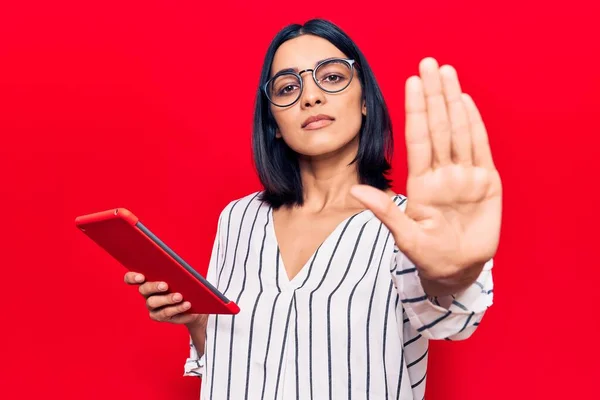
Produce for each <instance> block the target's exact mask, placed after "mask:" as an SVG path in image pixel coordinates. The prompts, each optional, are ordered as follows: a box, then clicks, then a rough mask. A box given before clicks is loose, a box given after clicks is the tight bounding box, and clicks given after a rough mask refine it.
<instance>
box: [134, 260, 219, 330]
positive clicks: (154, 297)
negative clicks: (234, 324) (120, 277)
mask: <svg viewBox="0 0 600 400" xmlns="http://www.w3.org/2000/svg"><path fill="white" fill-rule="evenodd" d="M125 283H127V284H129V285H137V286H138V289H139V292H140V294H141V295H142V296H143V297H144V299H145V300H146V308H148V311H149V312H150V318H151V319H153V320H154V321H158V322H170V323H173V324H183V325H186V326H188V328H190V327H194V326H197V325H203V324H206V319H207V317H208V316H207V315H204V314H189V313H185V312H186V311H187V310H189V308H190V302H189V301H183V296H182V295H181V293H168V292H167V291H168V290H169V286H168V285H167V283H166V282H146V278H145V277H144V275H142V274H140V273H137V272H127V273H126V274H125Z"/></svg>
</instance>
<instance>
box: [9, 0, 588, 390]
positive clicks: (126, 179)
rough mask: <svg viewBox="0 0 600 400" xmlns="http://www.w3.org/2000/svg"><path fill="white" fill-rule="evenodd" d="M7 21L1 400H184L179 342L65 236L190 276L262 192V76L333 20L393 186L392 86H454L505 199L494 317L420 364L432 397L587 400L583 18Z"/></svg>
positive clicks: (65, 7)
mask: <svg viewBox="0 0 600 400" xmlns="http://www.w3.org/2000/svg"><path fill="white" fill-rule="evenodd" d="M550 4H551V3H550V2H542V1H535V2H525V1H516V0H507V1H504V2H500V3H498V2H491V3H487V2H482V1H474V0H469V1H467V0H464V1H453V2H448V1H442V0H438V1H435V0H433V1H429V2H410V3H409V2H402V3H398V2H396V1H386V2H368V3H367V2H358V1H354V0H352V1H350V0H346V1H345V2H334V3H328V2H276V1H265V2H260V4H259V3H256V4H254V3H253V2H247V1H228V2H210V3H203V2H193V1H187V0H186V1H178V2H168V1H165V0H157V1H150V2H148V1H144V2H142V1H125V2H120V1H105V2H91V3H90V2H75V1H71V2H67V1H58V2H42V1H18V2H17V1H15V2H3V3H2V5H0V135H1V142H0V190H1V192H0V199H1V200H0V201H1V205H2V209H1V210H2V218H1V222H0V227H1V228H0V235H1V238H0V239H1V240H0V243H1V246H2V265H1V267H0V268H1V271H2V272H1V275H0V286H1V287H2V290H1V291H0V293H1V298H2V307H1V309H0V310H1V312H0V320H1V325H2V327H1V330H0V335H1V338H0V397H1V398H2V399H34V398H42V397H43V398H60V399H106V398H110V399H114V400H116V399H125V398H127V399H145V400H151V399H197V398H198V390H199V387H200V381H199V380H198V379H195V378H184V377H182V373H183V362H184V360H185V357H186V356H187V351H188V342H187V335H186V332H185V330H184V328H182V327H180V326H172V325H164V324H163V325H161V324H158V323H154V322H152V321H150V320H149V319H148V316H147V313H146V310H145V307H144V304H143V301H142V299H141V298H140V297H139V295H138V294H137V292H136V290H135V289H134V288H130V287H126V286H125V285H124V283H123V281H122V278H123V273H124V270H123V269H122V268H121V267H120V266H119V265H117V264H115V262H114V261H113V260H112V259H110V258H109V257H108V256H107V255H106V254H104V253H103V252H102V251H100V250H99V248H97V247H96V246H95V245H94V244H93V243H92V242H91V241H89V239H87V238H86V237H85V236H84V235H82V234H81V233H80V232H78V231H77V230H76V229H75V227H74V224H73V220H74V218H75V217H76V216H77V215H79V214H83V213H87V212H93V211H98V210H103V209H107V208H111V207H117V206H121V207H127V208H129V209H131V210H133V211H134V212H135V213H136V214H138V216H140V217H141V218H142V220H143V221H144V222H145V224H146V225H147V226H149V227H150V228H151V229H152V230H154V231H155V232H156V233H158V234H159V235H160V236H161V237H162V238H163V239H164V240H165V241H166V242H167V243H169V244H170V245H171V246H172V247H173V248H174V249H175V250H176V251H178V252H179V253H181V254H182V256H183V257H184V258H185V259H187V261H188V262H190V263H191V264H192V265H194V266H196V268H198V269H199V270H200V271H201V272H205V269H206V265H207V261H208V256H209V252H210V247H211V245H212V239H213V237H214V233H215V228H216V221H217V217H218V213H219V212H220V210H221V209H222V208H223V207H224V206H225V205H226V204H227V203H228V202H229V201H230V200H232V199H235V198H238V197H241V196H243V195H245V194H248V193H250V192H252V191H255V190H259V189H260V186H259V183H258V180H257V178H256V175H255V173H254V170H253V165H252V158H251V152H250V133H251V123H252V113H253V102H254V96H255V90H256V86H257V79H258V75H259V70H260V67H261V62H262V59H263V56H264V53H265V50H266V48H267V45H268V43H269V41H270V40H271V39H272V37H273V36H274V35H275V33H276V32H277V31H278V30H279V29H280V28H281V27H283V26H284V25H285V24H287V23H291V22H303V21H305V20H306V19H308V18H311V17H325V18H328V19H331V20H332V21H334V22H335V23H337V24H339V25H340V26H341V27H342V28H343V29H344V30H346V31H347V32H348V33H349V34H350V35H351V36H352V37H353V38H354V39H355V40H356V41H357V43H358V44H359V46H360V47H361V48H362V50H363V51H364V53H365V54H366V56H367V58H368V60H369V61H370V63H371V65H372V67H373V69H374V71H375V73H376V76H377V77H378V79H379V82H380V84H381V87H382V90H383V93H384V95H385V97H386V100H387V102H388V105H389V108H390V110H391V113H392V118H393V122H394V126H395V134H396V156H395V159H394V167H395V173H394V179H395V189H396V190H397V191H399V192H403V190H404V184H405V179H406V166H405V157H404V156H405V147H404V143H403V133H404V132H403V123H404V115H403V107H404V98H403V85H404V80H405V79H406V78H407V77H408V76H409V75H410V74H414V73H416V71H417V64H418V62H419V60H420V59H421V58H423V57H425V56H434V57H436V58H437V59H438V60H439V61H440V63H450V64H453V65H454V66H456V67H457V69H458V71H459V76H460V78H461V82H462V85H463V88H464V90H465V91H467V92H469V93H470V94H471V95H472V96H473V97H474V99H475V101H476V102H477V104H478V105H479V107H480V109H481V112H482V114H483V116H484V119H485V121H486V123H487V125H488V128H489V133H490V140H491V144H492V149H493V152H494V156H495V161H496V163H497V166H498V169H499V170H500V172H501V175H502V178H503V182H504V187H505V208H504V225H503V229H502V238H501V245H500V249H499V252H498V254H497V257H496V267H495V269H494V270H495V283H496V289H495V305H494V306H493V307H492V308H491V309H490V311H489V312H488V314H487V316H486V317H485V318H484V321H483V323H482V325H481V326H480V329H479V330H478V331H477V332H476V333H475V335H474V336H473V337H472V338H471V339H469V340H467V341H465V342H459V343H449V342H436V343H434V344H433V347H432V350H431V353H430V361H429V368H430V371H429V375H428V388H427V391H428V395H427V398H428V399H438V400H439V399H445V400H459V399H460V400H464V399H480V398H486V399H488V400H492V399H507V398H511V399H512V398H514V399H530V398H544V399H567V398H568V399H574V398H590V397H593V395H592V394H593V393H595V392H597V390H596V389H595V386H596V385H595V379H597V377H598V372H600V371H599V369H598V368H597V366H596V360H597V357H598V356H599V355H600V354H599V353H600V352H599V346H598V327H599V326H598V312H597V306H596V305H597V302H598V297H597V295H596V290H597V281H598V279H599V278H600V274H599V273H598V269H597V267H598V266H597V263H596V255H595V254H596V250H597V238H598V226H599V225H598V223H599V222H600V221H599V219H598V212H597V209H598V207H597V200H596V199H597V198H598V195H597V194H596V190H595V186H596V181H597V180H596V175H597V173H596V171H597V167H595V166H594V161H595V160H593V158H594V157H597V148H598V147H597V140H596V138H597V136H598V134H599V133H600V129H599V125H598V111H597V109H598V106H599V105H600V104H599V103H598V100H597V96H598V93H600V72H598V61H599V56H598V55H599V54H600V45H599V43H600V33H598V32H599V31H598V20H599V19H600V13H599V10H598V7H599V6H598V5H597V4H598V3H597V2H594V1H589V2H588V4H585V3H584V2H583V1H581V0H573V1H570V2H568V3H562V4H560V5H559V4H558V3H556V4H555V5H550Z"/></svg>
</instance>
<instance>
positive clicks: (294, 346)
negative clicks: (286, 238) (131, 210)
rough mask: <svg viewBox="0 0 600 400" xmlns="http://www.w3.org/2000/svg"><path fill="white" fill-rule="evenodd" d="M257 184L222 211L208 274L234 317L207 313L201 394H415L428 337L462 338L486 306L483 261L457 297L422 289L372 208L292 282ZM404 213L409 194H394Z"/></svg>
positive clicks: (194, 363) (193, 367)
mask: <svg viewBox="0 0 600 400" xmlns="http://www.w3.org/2000/svg"><path fill="white" fill-rule="evenodd" d="M259 194H260V192H257V193H253V194H251V195H248V196H246V197H244V198H241V199H239V200H237V201H233V202H231V203H229V204H228V205H227V207H225V209H224V210H223V211H222V213H221V215H220V218H219V223H218V229H217V235H216V239H215V242H214V247H213V250H212V256H211V260H210V265H209V268H208V272H207V279H208V280H209V281H210V282H211V283H212V284H213V285H214V286H215V287H217V288H218V289H219V290H220V291H221V292H223V293H224V294H225V295H226V296H227V297H228V298H229V299H232V300H234V301H235V302H236V303H237V304H238V305H239V306H240V309H241V311H240V312H239V314H237V315H211V316H210V317H209V319H208V325H207V331H206V345H205V354H204V355H203V356H202V357H200V356H199V354H198V352H197V351H196V349H195V347H194V345H193V343H192V342H191V340H190V355H189V358H188V359H187V360H186V363H185V372H184V374H185V375H186V376H202V389H201V399H235V400H238V399H240V400H242V399H273V400H280V399H319V400H320V399H330V400H337V399H361V400H362V399H370V400H380V399H386V400H387V399H402V400H409V399H418V400H421V399H423V397H424V394H425V382H426V377H427V356H428V341H429V340H430V339H448V340H460V339H466V338H467V337H469V336H470V335H471V334H472V333H473V331H474V330H475V329H476V328H477V326H478V325H479V322H480V321H481V318H482V317H483V314H484V313H485V311H486V309H487V308H488V307H489V306H490V305H491V304H492V297H493V291H492V287H493V282H492V274H491V268H492V265H493V260H490V261H488V263H487V264H486V265H485V267H484V269H483V271H482V273H481V275H480V276H479V277H478V279H477V281H476V282H475V283H474V284H473V285H471V286H470V287H469V288H467V289H466V290H464V291H462V292H460V293H456V294H455V295H452V296H444V297H428V296H427V295H426V294H425V292H424V290H423V287H422V286H421V283H420V280H419V277H418V270H417V269H415V266H414V264H412V263H411V262H410V260H408V258H407V257H405V256H404V255H403V253H402V252H401V251H399V249H398V247H397V246H396V244H395V242H394V238H393V236H392V235H391V234H390V232H389V230H388V229H387V228H386V226H385V225H383V224H382V223H381V222H380V221H379V219H377V218H376V217H375V216H374V214H373V213H372V212H371V211H370V210H364V211H361V212H359V213H357V214H355V215H353V216H351V217H348V218H347V219H345V220H344V221H342V222H341V223H340V224H339V225H338V226H337V227H336V228H335V230H334V231H333V232H332V233H331V234H330V235H329V236H328V237H327V238H326V239H325V241H324V242H323V243H322V244H321V245H320V246H319V247H318V249H317V250H316V251H315V252H314V253H313V254H312V256H311V257H310V259H309V260H308V262H307V263H306V265H305V266H304V267H303V268H302V269H301V270H300V272H299V273H298V274H297V275H296V276H295V277H294V278H293V279H291V280H290V279H288V276H287V274H286V270H285V267H284V265H283V261H282V258H281V254H280V252H279V246H278V244H277V240H276V237H275V230H274V227H273V209H272V207H270V206H269V205H268V204H267V203H264V202H261V201H259V200H258V195H259ZM394 201H395V202H396V204H397V205H398V206H399V207H400V208H401V209H402V210H404V209H405V207H406V198H405V197H404V196H400V195H397V196H395V197H394Z"/></svg>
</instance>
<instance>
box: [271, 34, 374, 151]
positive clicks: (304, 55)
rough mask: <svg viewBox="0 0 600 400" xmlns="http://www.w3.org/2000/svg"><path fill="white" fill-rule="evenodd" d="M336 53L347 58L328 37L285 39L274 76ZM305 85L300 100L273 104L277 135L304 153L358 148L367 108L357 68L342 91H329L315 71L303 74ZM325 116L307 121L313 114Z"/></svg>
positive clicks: (310, 65) (306, 65)
mask: <svg viewBox="0 0 600 400" xmlns="http://www.w3.org/2000/svg"><path fill="white" fill-rule="evenodd" d="M332 57H339V58H347V56H346V55H345V54H344V53H342V52H341V51H340V50H339V49H338V48H336V47H335V46H334V45H332V44H331V43H330V42H328V41H327V40H325V39H323V38H320V37H318V36H313V35H302V36H299V37H297V38H294V39H292V40H288V41H287V42H285V43H283V44H282V45H281V46H280V47H279V48H278V49H277V52H276V53H275V57H274V59H273V64H272V66H271V71H272V74H271V76H273V75H275V74H277V72H279V71H281V70H283V69H287V68H292V69H294V70H295V71H296V72H298V71H302V70H305V69H313V68H315V66H316V64H317V63H318V62H319V61H321V60H325V59H329V58H332ZM302 79H303V81H304V89H303V91H302V94H301V96H300V98H299V99H298V101H297V102H296V103H294V104H293V105H291V106H288V107H277V106H275V105H273V104H271V111H272V112H273V116H274V117H275V121H276V123H277V127H278V130H277V138H278V140H282V139H283V140H284V141H285V142H286V143H287V145H288V146H289V147H290V148H291V149H292V150H294V151H295V152H296V153H299V154H300V155H304V156H309V157H315V156H321V155H327V154H331V153H334V152H337V151H339V150H341V149H344V148H348V147H351V146H352V145H355V146H354V151H356V149H357V148H358V146H357V144H358V133H359V131H360V128H361V123H362V117H363V115H366V108H365V106H364V101H363V99H362V88H361V85H360V81H359V78H358V76H357V73H356V71H354V77H353V78H352V81H351V83H350V85H349V86H348V87H347V88H346V89H344V90H343V91H341V92H339V93H327V92H324V91H323V90H322V89H321V88H319V87H318V86H317V85H316V83H315V81H314V80H313V79H312V73H311V71H307V72H304V73H303V74H302ZM315 116H325V119H323V120H320V121H317V122H314V123H311V124H308V125H306V120H307V119H308V118H310V117H315Z"/></svg>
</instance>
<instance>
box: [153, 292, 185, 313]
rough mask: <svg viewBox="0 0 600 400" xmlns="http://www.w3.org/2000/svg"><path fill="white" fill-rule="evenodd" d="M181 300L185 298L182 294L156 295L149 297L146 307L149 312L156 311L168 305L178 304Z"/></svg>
mask: <svg viewBox="0 0 600 400" xmlns="http://www.w3.org/2000/svg"><path fill="white" fill-rule="evenodd" d="M181 300H183V296H182V295H181V293H173V294H167V295H155V296H150V297H148V299H147V300H146V307H147V308H148V309H149V310H154V309H157V308H160V307H164V306H166V305H172V304H177V303H179V302H180V301H181Z"/></svg>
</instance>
